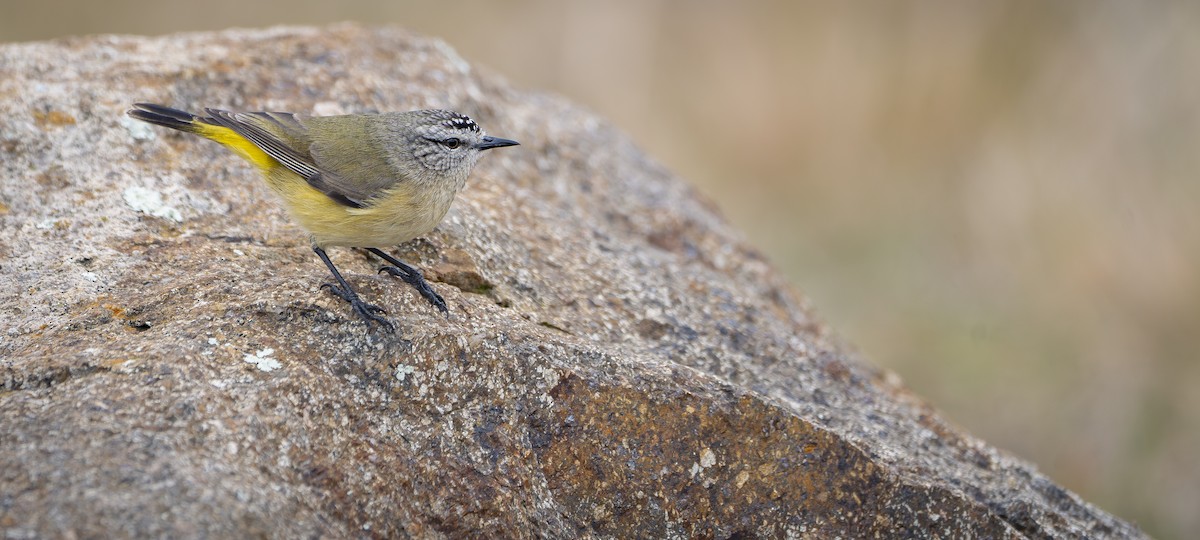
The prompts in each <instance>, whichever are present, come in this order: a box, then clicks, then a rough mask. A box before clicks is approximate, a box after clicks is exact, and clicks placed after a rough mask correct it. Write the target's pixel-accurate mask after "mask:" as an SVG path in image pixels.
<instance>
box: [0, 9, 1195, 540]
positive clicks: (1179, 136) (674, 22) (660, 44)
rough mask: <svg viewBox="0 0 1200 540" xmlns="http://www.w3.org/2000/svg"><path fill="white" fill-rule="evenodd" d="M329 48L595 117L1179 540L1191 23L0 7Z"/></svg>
mask: <svg viewBox="0 0 1200 540" xmlns="http://www.w3.org/2000/svg"><path fill="white" fill-rule="evenodd" d="M345 20H356V21H363V22H368V23H371V24H396V25H402V26H404V27H407V28H409V29H412V30H415V31H417V32H420V33H423V34H426V35H432V36H439V37H441V38H443V39H445V40H446V41H448V42H449V43H450V44H451V45H452V46H454V47H455V48H456V49H457V50H458V51H459V52H460V53H461V54H462V55H463V56H464V57H465V58H467V59H468V60H470V61H472V62H474V63H477V64H480V65H483V66H486V67H488V68H490V69H491V70H493V71H495V72H498V73H500V74H502V75H503V76H505V77H507V78H508V79H509V80H510V81H512V82H513V83H514V84H516V85H517V86H519V87H524V88H530V89H543V90H550V91H554V92H557V93H560V94H563V95H565V96H567V97H569V98H570V99H572V100H574V101H576V102H578V103H581V104H583V105H585V106H586V107H588V108H590V109H592V110H594V111H596V112H598V113H599V114H601V115H603V116H606V117H607V118H609V119H611V120H612V122H614V123H615V124H617V125H618V126H620V127H621V129H623V130H624V131H625V132H627V133H629V134H630V135H631V136H632V137H633V138H634V139H636V140H637V141H639V142H640V143H641V145H642V146H643V147H644V148H646V149H647V151H648V152H649V153H650V154H652V155H654V156H655V157H656V158H657V159H659V160H660V161H662V162H664V163H665V164H667V165H668V166H669V167H670V168H672V169H673V170H675V171H676V172H678V173H679V174H681V175H682V176H684V177H686V178H688V179H690V180H691V181H693V182H695V183H696V184H698V185H699V186H700V187H701V189H702V190H703V191H704V192H705V193H706V194H707V195H708V196H709V197H710V198H712V199H713V200H715V201H716V202H717V203H718V205H719V206H720V207H721V208H722V209H723V211H724V212H725V214H726V215H727V217H728V218H729V219H730V220H731V221H732V222H734V223H735V224H736V225H737V226H738V227H740V228H741V229H742V230H743V231H745V233H746V236H747V237H748V238H749V239H750V241H751V242H752V243H754V244H756V245H758V246H759V247H761V248H762V249H763V250H764V251H765V252H766V253H767V255H768V256H769V257H770V258H771V259H772V260H773V261H774V262H775V263H776V264H778V265H779V266H780V267H781V268H782V269H783V270H784V271H785V272H786V273H787V274H788V275H789V276H790V277H791V279H792V281H793V282H794V283H795V284H796V285H797V286H798V287H799V288H800V289H801V290H803V291H804V292H805V293H806V294H807V295H808V296H810V297H811V298H812V299H813V301H814V304H815V306H816V307H817V309H818V310H819V312H820V313H821V314H822V315H823V316H824V317H825V318H827V319H828V320H829V321H830V322H831V323H832V324H833V326H834V327H835V328H837V329H838V331H839V332H840V333H842V334H843V335H844V336H845V338H846V339H847V341H849V342H851V343H854V344H855V345H856V346H857V347H859V348H860V349H861V350H862V351H863V352H864V353H865V355H866V356H867V357H868V358H869V359H870V361H872V362H874V363H876V364H879V365H882V366H885V367H888V368H890V369H892V370H894V371H896V372H898V373H899V374H900V375H901V376H902V377H903V378H904V379H905V380H906V381H907V383H908V384H909V385H910V386H911V387H912V388H913V389H914V390H916V391H917V392H918V393H920V394H922V395H923V396H925V397H926V398H928V399H929V400H931V401H932V402H934V403H935V404H936V405H937V406H938V407H939V408H941V409H942V410H943V411H945V413H946V415H947V416H949V417H950V418H951V419H953V420H954V421H955V422H957V423H959V424H961V425H963V426H965V427H966V428H967V429H968V430H969V431H971V432H973V433H974V434H976V435H979V436H981V437H983V438H984V439H987V440H988V441H990V442H991V443H993V444H996V445H998V446H1000V447H1002V448H1005V449H1007V450H1010V451H1012V452H1013V453H1015V454H1017V455H1019V456H1021V457H1024V458H1027V459H1029V460H1032V461H1034V462H1035V463H1037V464H1038V465H1039V467H1040V468H1041V469H1042V470H1043V471H1044V472H1046V473H1047V474H1049V475H1050V476H1051V477H1053V478H1054V479H1055V480H1056V481H1058V482H1060V483H1062V484H1064V485H1065V486H1066V487H1068V488H1070V489H1072V490H1074V491H1076V492H1078V493H1080V494H1081V495H1082V496H1083V497H1084V498H1085V499H1087V500H1089V501H1091V502H1094V503H1096V504H1098V505H1100V506H1101V507H1103V508H1105V509H1107V510H1109V511H1111V512H1114V513H1116V514H1117V515H1119V516H1122V517H1124V518H1126V519H1130V520H1133V521H1135V522H1137V523H1138V524H1139V525H1140V526H1141V527H1143V528H1144V529H1145V530H1146V531H1147V532H1149V533H1151V534H1153V535H1155V536H1159V537H1163V538H1186V537H1191V535H1192V534H1195V531H1197V530H1200V512H1198V511H1197V510H1200V472H1198V466H1197V461H1198V458H1200V363H1197V359H1198V358H1197V356H1198V353H1197V351H1198V350H1200V269H1198V266H1200V181H1198V180H1200V178H1198V175H1200V4H1197V3H1185V2H1178V3H1173V2H1159V3H1132V2H1119V1H1112V2H1102V1H1101V2H1098V1H1066V2H1056V3H1046V2H1040V1H1012V2H986V3H985V2H975V1H961V0H956V1H924V2H907V1H899V2H887V3H870V4H868V3H859V2H837V3H800V2H791V1H782V0H781V1H756V2H738V3H734V2H715V1H692V2H683V1H652V0H641V1H636V2H633V1H628V2H625V1H620V2H582V1H578V2H576V1H568V2H564V1H552V0H545V1H532V0H530V1H506V2H497V1H492V2H482V1H477V0H458V1H456V2H413V1H396V0H361V1H354V0H351V1H339V2H328V1H325V0H321V1H311V0H304V1H289V2H286V3H284V2H279V3H268V2H261V3H260V2H246V1H244V0H207V1H205V2H194V1H187V2H185V1H158V2H144V3H138V2H129V1H122V0H106V1H104V2H95V1H88V0H79V1H76V2H55V1H41V2H18V1H3V3H0V41H5V42H8V41H25V40H40V39H48V38H54V37H59V36H66V35H76V34H88V33H136V34H164V33H170V32H177V31H185V30H215V29H221V28H228V27H232V26H243V27H244V26H267V25H273V24H282V23H287V24H323V23H329V22H335V21H345ZM131 97H132V96H131ZM264 98H266V96H264ZM196 105H203V104H196Z"/></svg>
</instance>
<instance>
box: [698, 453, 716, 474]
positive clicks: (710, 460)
mask: <svg viewBox="0 0 1200 540" xmlns="http://www.w3.org/2000/svg"><path fill="white" fill-rule="evenodd" d="M716 464H717V455H716V454H714V453H713V451H712V449H711V448H705V449H704V450H701V451H700V466H701V467H704V468H705V469H707V468H709V467H712V466H713V465H716Z"/></svg>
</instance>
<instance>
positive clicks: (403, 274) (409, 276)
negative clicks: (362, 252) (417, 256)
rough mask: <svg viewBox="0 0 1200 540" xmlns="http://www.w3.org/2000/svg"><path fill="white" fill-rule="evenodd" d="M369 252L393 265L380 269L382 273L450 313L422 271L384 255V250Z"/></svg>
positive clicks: (373, 249) (374, 249)
mask: <svg viewBox="0 0 1200 540" xmlns="http://www.w3.org/2000/svg"><path fill="white" fill-rule="evenodd" d="M367 251H370V252H371V253H374V254H376V255H378V256H379V258H380V259H383V260H385V261H387V262H389V263H391V264H392V266H384V267H382V268H380V269H379V271H380V272H387V273H389V274H391V275H393V276H396V277H398V278H400V279H402V280H404V282H405V283H407V284H409V285H412V286H413V288H415V289H417V292H419V293H421V296H424V297H425V299H426V300H429V303H430V304H433V305H434V307H436V308H438V309H440V310H442V313H449V312H450V310H449V309H447V308H446V301H445V300H443V299H442V295H440V294H438V293H437V291H435V290H433V287H430V286H429V282H428V281H425V276H423V275H421V271H420V270H417V269H416V268H413V267H411V266H409V265H407V264H404V263H403V262H401V261H400V259H397V258H395V257H393V256H391V255H388V254H387V253H384V252H383V250H380V249H376V248H367Z"/></svg>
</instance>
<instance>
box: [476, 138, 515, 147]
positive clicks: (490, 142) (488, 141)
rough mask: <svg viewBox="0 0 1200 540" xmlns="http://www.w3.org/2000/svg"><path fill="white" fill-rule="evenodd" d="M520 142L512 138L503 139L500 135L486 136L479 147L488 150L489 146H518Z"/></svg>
mask: <svg viewBox="0 0 1200 540" xmlns="http://www.w3.org/2000/svg"><path fill="white" fill-rule="evenodd" d="M518 144H521V143H519V142H517V141H514V140H511V139H501V138H500V137H492V136H487V137H484V138H483V140H482V141H480V142H479V149H480V150H487V149H488V148H500V147H502V146H516V145H518Z"/></svg>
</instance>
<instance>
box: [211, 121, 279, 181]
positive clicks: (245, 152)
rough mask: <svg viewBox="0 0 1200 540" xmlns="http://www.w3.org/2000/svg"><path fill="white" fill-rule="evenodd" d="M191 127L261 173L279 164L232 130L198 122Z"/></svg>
mask: <svg viewBox="0 0 1200 540" xmlns="http://www.w3.org/2000/svg"><path fill="white" fill-rule="evenodd" d="M192 125H194V126H196V134H197V135H199V136H201V137H204V138H206V139H212V140H214V141H217V142H219V143H221V145H222V146H224V147H226V148H228V149H230V150H233V152H234V153H235V154H237V155H239V156H242V158H244V159H245V160H246V161H249V162H250V163H253V164H254V165H255V166H257V167H258V168H259V169H261V170H262V171H263V172H266V171H267V170H269V169H271V168H273V167H278V166H279V162H278V161H275V158H272V157H271V156H269V155H267V153H266V152H263V151H262V149H261V148H259V147H257V146H255V145H254V143H252V142H250V141H249V140H247V139H246V138H245V137H243V136H241V135H238V133H237V132H236V131H234V130H232V129H229V128H227V127H223V126H214V125H212V124H203V123H200V122H192Z"/></svg>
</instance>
